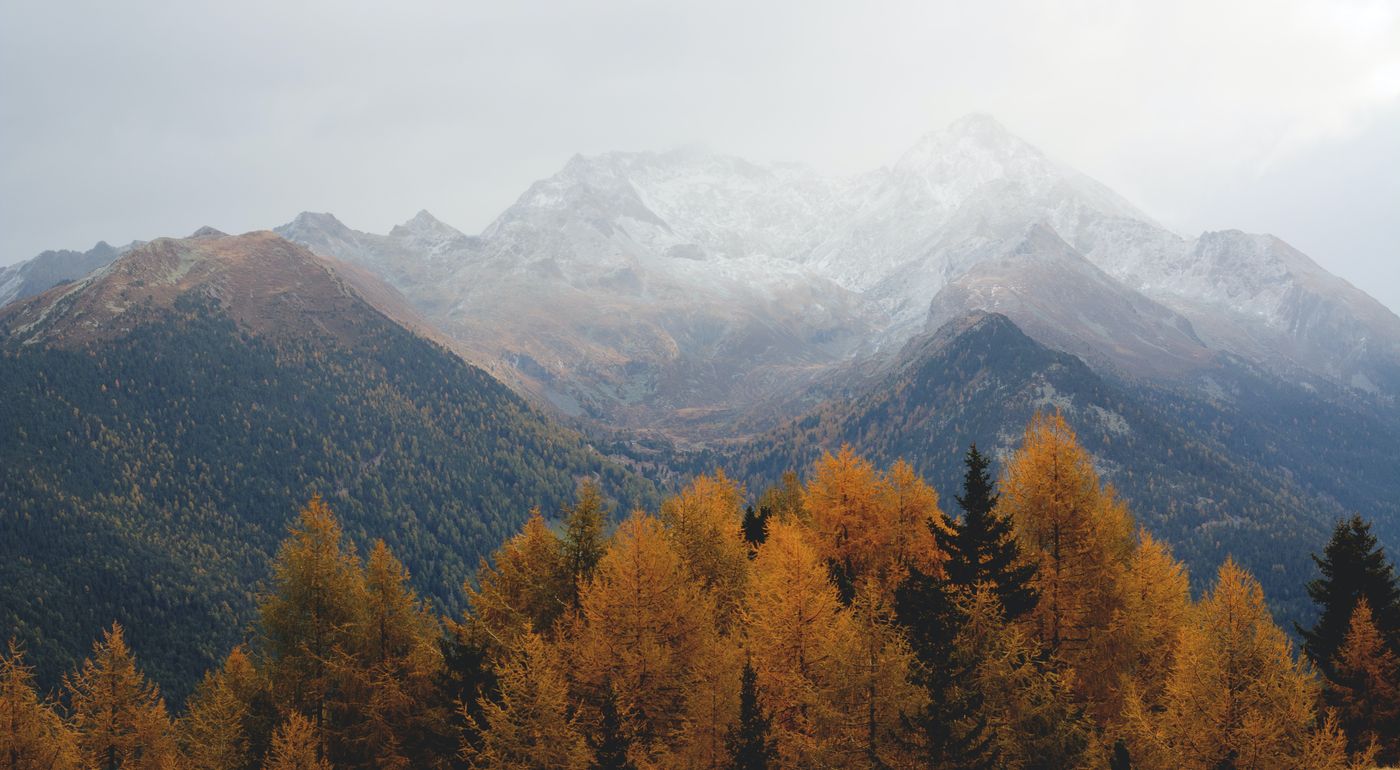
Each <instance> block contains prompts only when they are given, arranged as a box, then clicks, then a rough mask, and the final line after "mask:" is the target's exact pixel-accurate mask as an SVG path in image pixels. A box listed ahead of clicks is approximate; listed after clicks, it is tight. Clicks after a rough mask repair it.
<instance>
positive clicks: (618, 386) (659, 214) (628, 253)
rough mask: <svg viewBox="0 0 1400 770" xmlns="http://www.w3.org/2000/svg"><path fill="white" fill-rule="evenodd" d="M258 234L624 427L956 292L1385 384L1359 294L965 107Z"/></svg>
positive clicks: (1377, 340) (961, 298) (1118, 348)
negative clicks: (845, 142)
mask: <svg viewBox="0 0 1400 770" xmlns="http://www.w3.org/2000/svg"><path fill="white" fill-rule="evenodd" d="M1042 231H1043V232H1042ZM279 232H281V233H282V234H283V235H285V236H287V237H289V238H291V239H293V240H297V241H300V242H302V243H305V244H307V245H308V246H310V247H311V248H313V249H314V250H316V251H319V252H321V253H324V254H327V255H330V256H335V257H338V258H340V259H342V260H346V261H349V262H353V263H356V264H359V265H362V266H364V267H368V268H370V269H372V270H374V271H376V272H378V273H379V274H381V275H382V276H384V277H385V278H387V279H388V280H389V281H391V282H392V283H393V284H394V285H395V286H397V287H398V288H399V289H400V290H401V291H403V292H404V294H405V295H406V296H407V297H408V298H409V299H410V300H411V301H413V302H414V303H415V304H416V305H417V306H418V307H419V309H420V310H422V311H423V312H424V313H425V314H426V315H428V317H429V318H430V319H431V320H434V321H435V322H437V323H439V324H440V325H441V326H443V327H444V328H445V330H446V331H448V333H449V334H453V335H454V336H457V337H458V338H460V339H463V340H464V341H465V342H467V343H468V347H469V348H470V349H472V350H474V351H477V354H478V355H480V356H481V357H482V358H484V359H486V363H488V364H496V366H495V367H494V368H495V369H496V370H497V371H498V372H500V371H502V370H507V373H508V374H513V376H514V377H515V378H516V380H517V383H518V384H519V383H522V382H523V383H524V384H525V385H526V387H527V388H529V389H533V390H535V391H536V392H538V393H541V394H543V395H545V396H546V397H547V398H550V399H551V400H553V401H554V402H555V403H556V404H558V405H560V406H561V407H563V408H566V409H570V410H574V411H580V412H586V413H594V414H598V415H608V416H610V417H623V418H625V417H627V416H631V417H635V418H636V419H637V420H639V421H641V422H650V421H653V420H655V419H659V418H660V417H661V416H662V415H674V414H675V413H676V412H677V411H678V410H680V411H686V410H692V411H694V410H698V411H699V412H703V413H705V414H719V413H723V414H732V413H734V411H735V410H737V409H742V408H746V407H747V406H750V405H752V404H753V403H755V402H758V401H761V400H762V399H763V398H765V397H766V396H767V395H769V394H770V391H771V390H772V389H774V388H784V387H786V388H791V387H793V382H792V378H794V377H797V378H799V380H800V379H802V378H810V377H815V376H817V375H818V374H819V373H820V372H822V371H825V370H828V369H830V368H831V367H833V366H837V365H842V364H845V363H848V362H849V361H851V360H853V359H854V358H858V357H861V356H864V355H866V354H869V353H871V352H872V351H877V350H890V349H893V348H897V347H898V346H899V345H900V344H902V343H903V342H904V341H905V340H907V339H908V338H909V337H910V336H912V335H914V334H916V333H919V332H921V331H924V330H925V329H926V327H928V326H929V325H930V324H935V323H937V322H940V321H942V320H946V319H947V318H949V317H950V316H951V315H954V314H955V313H957V312H964V311H971V310H977V309H999V310H1000V311H1001V312H1007V313H1008V314H1009V315H1010V316H1011V317H1012V319H1013V320H1015V321H1017V322H1018V323H1019V324H1022V325H1024V326H1025V327H1026V328H1028V329H1029V330H1032V333H1033V334H1034V333H1036V332H1035V331H1034V330H1037V329H1038V330H1041V332H1042V333H1041V334H1040V335H1039V336H1041V337H1042V338H1045V339H1044V341H1050V342H1052V343H1054V344H1058V345H1060V346H1062V347H1065V348H1066V349H1073V350H1074V352H1077V353H1081V354H1084V355H1086V357H1088V358H1090V359H1091V360H1096V361H1098V362H1099V363H1101V364H1102V365H1104V366H1107V367H1109V368H1115V369H1119V370H1122V371H1124V372H1126V373H1128V374H1131V375H1138V376H1152V377H1159V376H1167V375H1168V374H1169V373H1171V372H1178V373H1181V374H1186V373H1188V372H1189V371H1190V370H1191V369H1192V368H1193V367H1202V366H1207V365H1209V362H1210V360H1211V359H1212V356H1213V355H1214V354H1216V353H1219V352H1226V353H1231V354H1234V355H1238V356H1242V357H1244V358H1247V359H1249V360H1252V361H1255V362H1258V363H1263V364H1266V365H1268V366H1270V367H1271V368H1273V369H1274V370H1276V371H1279V372H1284V373H1288V374H1294V375H1300V376H1302V375H1305V376H1309V377H1324V378H1326V379H1328V380H1332V381H1335V382H1339V383H1343V384H1346V385H1350V386H1354V387H1360V388H1363V389H1366V390H1379V391H1382V392H1385V393H1388V394H1400V365H1397V363H1396V362H1400V319H1398V318H1396V316H1395V315H1394V314H1392V313H1390V312H1389V311H1388V310H1386V309H1385V308H1384V307H1382V306H1381V305H1379V304H1378V303H1376V302H1375V301H1374V300H1372V299H1371V298H1370V297H1368V296H1367V295H1366V294H1364V293H1363V292H1361V291H1359V290H1357V289H1356V288H1355V287H1352V286H1350V285H1349V284H1347V283H1345V282H1344V281H1342V280H1340V279H1338V278H1336V277H1334V276H1332V275H1330V274H1328V273H1327V272H1326V271H1324V270H1322V269H1321V268H1320V267H1318V266H1317V265H1316V264H1315V263H1313V262H1312V261H1311V260H1310V259H1308V258H1307V257H1306V256H1305V255H1303V254H1301V253H1299V252H1297V251H1296V250H1294V249H1292V248H1291V247H1289V246H1288V245H1287V244H1285V243H1283V242H1282V241H1280V240H1278V239H1277V238H1274V237H1271V236H1257V235H1247V234H1244V233H1239V232H1222V233H1206V234H1203V235H1201V236H1200V237H1197V238H1187V237H1183V236H1181V235H1178V234H1176V233H1173V232H1171V231H1170V230H1168V229H1167V228H1165V227H1163V226H1161V225H1160V224H1158V223H1157V222H1155V221H1153V220H1152V219H1151V217H1149V216H1148V215H1146V214H1145V213H1143V212H1141V211H1140V210H1138V209H1137V208H1135V207H1134V206H1133V205H1131V204H1130V203H1128V202H1127V201H1125V200H1124V199H1123V198H1121V197H1120V196H1118V195H1117V194H1115V193H1114V192H1113V191H1111V190H1109V189H1108V188H1106V187H1104V186H1103V185H1101V184H1099V183H1098V182H1096V181H1094V180H1092V179H1090V178H1088V177H1086V176H1084V175H1083V174H1080V173H1078V172H1076V171H1074V170H1073V169H1070V168H1067V167H1065V166H1063V165H1061V164H1059V163H1057V162H1055V161H1054V160H1053V159H1051V158H1049V157H1047V156H1046V155H1045V154H1044V153H1042V152H1041V151H1040V150H1038V149H1036V148H1035V147H1033V146H1031V145H1030V144H1027V143H1026V142H1024V141H1022V140H1021V139H1019V138H1017V137H1015V136H1014V135H1012V134H1011V133H1009V132H1008V131H1007V130H1006V129H1005V128H1003V127H1002V126H1001V125H1000V124H999V123H997V122H996V121H995V120H994V119H992V118H990V117H987V116H984V115H972V116H968V117H965V118H962V119H960V120H958V121H956V122H954V123H953V124H951V125H950V126H948V127H947V128H945V129H942V130H939V131H934V132H932V133H930V134H928V135H926V136H924V137H923V138H921V139H920V140H919V141H918V142H917V143H916V144H915V145H914V146H913V147H912V148H910V149H909V150H908V151H907V152H906V153H904V155H903V156H901V157H900V158H898V159H897V160H896V162H895V163H893V164H892V165H890V166H888V167H885V168H880V169H876V170H873V171H870V172H868V173H864V174H860V175H856V176H854V177H849V178H833V177H828V176H824V175H822V174H820V173H817V172H816V171H813V170H812V169H809V168H806V167H803V166H799V165H791V164H782V165H764V164H756V163H751V162H748V161H745V160H742V159H739V158H734V157H729V156H725V155H720V154H715V153H711V152H706V151H702V150H696V149H682V150H676V151H672V152H666V153H626V152H613V153H607V154H604V155H599V156H591V157H585V156H576V157H574V158H573V159H572V160H570V161H569V162H568V163H567V164H566V165H565V166H564V168H563V169H561V170H560V171H559V173H557V174H555V175H554V176H552V177H549V178H548V179H544V180H541V181H539V182H536V183H535V184H533V185H532V186H531V187H530V188H529V189H528V190H526V191H525V193H524V194H523V195H521V197H520V198H519V199H518V200H517V201H516V202H515V204H514V205H512V206H511V207H510V208H508V209H507V210H506V211H505V212H503V213H502V214H501V215H500V217H498V218H497V219H496V220H495V221H494V222H493V223H492V224H491V225H490V226H489V227H487V228H486V230H485V231H483V232H482V233H481V235H480V236H468V235H464V234H463V233H461V232H459V231H457V230H455V229H453V228H451V227H449V226H447V225H445V224H443V223H442V222H440V221H438V220H437V219H435V218H433V217H432V216H431V215H430V214H428V213H427V212H420V213H419V214H418V215H417V216H415V217H414V218H413V219H411V220H409V221H408V222H406V223H404V224H403V225H400V226H398V227H395V228H394V229H393V230H392V231H391V232H390V233H389V234H388V235H372V234H367V233H360V232H357V231H354V230H351V229H349V228H347V227H346V226H345V225H343V224H341V223H340V222H339V221H337V220H335V218H334V217H332V216H330V215H326V214H320V215H318V214H302V215H301V216H299V217H297V218H296V220H294V221H293V222H291V223H289V224H288V225H285V226H284V227H282V228H279ZM1037 232H1039V234H1037ZM1066 271H1068V272H1066ZM1069 274H1073V275H1078V276H1081V278H1082V280H1081V281H1079V282H1078V283H1075V284H1070V283H1069V282H1067V281H1066V280H1063V278H1064V276H1066V275H1069ZM1037 276H1038V277H1037ZM1032 278H1034V280H1032ZM1068 288H1074V289H1076V290H1075V291H1067V289H1068ZM1056 303H1061V304H1064V303H1078V306H1075V307H1071V308H1058V307H1056ZM619 405H620V408H622V411H623V412H624V413H625V414H621V415H620V414H619V413H618V412H617V411H616V410H615V409H614V407H619ZM624 421H625V420H624Z"/></svg>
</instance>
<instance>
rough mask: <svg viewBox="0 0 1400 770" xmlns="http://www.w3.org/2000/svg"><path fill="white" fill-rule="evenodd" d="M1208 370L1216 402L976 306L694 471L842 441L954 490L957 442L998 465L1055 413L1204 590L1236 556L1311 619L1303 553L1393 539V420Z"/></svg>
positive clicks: (768, 471) (1396, 514) (1282, 606)
mask: <svg viewBox="0 0 1400 770" xmlns="http://www.w3.org/2000/svg"><path fill="white" fill-rule="evenodd" d="M1213 376H1214V377H1215V380H1214V385H1213V386H1212V387H1213V388H1214V389H1216V390H1217V391H1218V393H1219V397H1218V398H1214V399H1203V398H1195V397H1190V396H1187V395H1182V394H1181V393H1179V392H1173V391H1170V390H1166V389H1161V388H1153V387H1150V386H1147V385H1143V384H1141V383H1133V382H1130V381H1126V380H1119V379H1113V378H1110V377H1107V376H1104V375H1101V374H1099V373H1097V372H1095V371H1094V370H1093V369H1091V368H1090V367H1089V366H1087V365H1085V364H1084V363H1083V362H1082V361H1081V360H1080V359H1079V358H1076V357H1075V356H1072V355H1069V354H1067V353H1061V352H1057V351H1053V350H1050V349H1048V348H1046V347H1044V346H1043V345H1041V344H1039V343H1037V342H1035V341H1034V340H1032V339H1030V338H1029V337H1027V336H1026V335H1025V334H1023V333H1022V332H1021V330H1020V329H1018V328H1017V327H1016V326H1015V325H1014V324H1013V323H1011V321H1009V320H1008V319H1006V318H1005V317H1003V316H999V315H995V314H992V315H974V316H971V317H969V318H967V319H962V320H960V321H958V322H954V323H950V324H949V325H948V326H947V327H945V328H944V329H942V330H940V332H938V333H937V334H933V335H929V336H927V337H924V338H920V339H917V340H915V341H914V342H913V343H911V345H910V346H909V347H908V348H906V350H905V351H904V352H903V353H902V354H901V355H900V358H899V361H898V363H897V365H896V366H894V367H893V368H892V369H891V370H890V371H889V372H887V373H886V374H884V375H883V376H881V377H879V378H877V379H876V380H874V381H872V382H868V383H867V384H866V385H865V386H864V387H862V388H860V389H858V390H857V391H856V392H854V393H852V394H850V395H849V396H848V397H838V398H832V399H830V400H829V401H827V402H826V403H824V404H823V405H822V406H821V407H819V408H817V409H815V410H813V411H812V412H810V413H808V414H807V415H805V416H803V417H801V418H798V419H796V420H793V421H791V422H789V423H787V424H785V425H783V426H781V427H779V428H777V429H775V430H773V431H770V432H769V433H767V434H764V435H761V436H759V437H757V438H755V439H753V440H751V441H747V442H745V443H743V444H742V445H740V446H738V447H737V448H733V449H730V450H729V451H727V452H716V453H713V454H709V455H704V456H703V457H702V458H701V459H699V460H697V461H696V463H695V465H696V468H697V470H700V469H703V467H705V466H714V465H719V466H722V467H729V468H733V469H735V472H736V474H737V475H738V477H739V478H740V479H742V480H744V481H745V482H747V483H749V484H750V486H763V485H767V484H772V483H775V482H776V481H778V479H779V477H780V476H781V474H782V473H783V472H784V471H785V470H787V469H790V468H801V467H805V466H807V465H809V464H810V463H812V462H813V461H815V460H816V459H817V458H818V457H820V456H821V454H822V453H823V452H827V451H835V450H836V449H838V448H839V447H840V446H841V445H843V444H850V445H851V446H852V447H855V448H856V449H857V450H858V451H860V452H862V453H865V454H867V455H868V456H869V457H871V458H872V459H873V460H875V461H877V462H882V463H887V462H893V461H894V460H895V459H897V458H907V459H908V460H909V462H910V463H912V464H913V466H914V468H915V469H916V470H917V471H918V472H919V473H920V474H922V475H923V476H925V477H926V478H928V479H929V480H930V482H931V483H932V484H933V485H934V486H935V487H936V488H938V489H950V488H953V486H954V485H955V484H956V481H957V479H958V477H959V475H960V473H961V470H960V468H959V466H958V463H957V456H958V454H957V452H958V448H959V447H961V446H966V445H967V444H969V443H972V442H976V443H978V444H979V445H981V446H982V447H983V448H984V449H985V450H986V451H987V452H988V454H990V455H992V456H994V457H996V456H997V455H1001V456H1002V459H1004V458H1005V457H1006V456H1009V453H1010V451H1011V450H1012V449H1013V448H1014V446H1015V444H1016V442H1017V441H1018V440H1019V430H1018V426H1019V425H1021V424H1024V422H1025V421H1026V420H1028V419H1029V418H1030V415H1031V414H1033V413H1034V412H1035V411H1036V410H1038V409H1045V408H1057V409H1061V410H1063V412H1064V414H1065V415H1066V417H1067V419H1069V420H1070V422H1071V423H1072V424H1073V425H1074V426H1075V428H1076V430H1077V431H1078V432H1079V435H1080V436H1081V438H1082V440H1083V442H1084V445H1085V447H1086V448H1088V449H1089V451H1090V452H1092V454H1093V456H1094V458H1095V462H1096V465H1097V467H1098V469H1099V471H1100V472H1101V473H1102V474H1103V475H1104V477H1105V479H1106V480H1108V481H1109V482H1111V483H1112V484H1113V485H1114V486H1115V487H1116V488H1117V490H1118V491H1119V493H1120V494H1122V495H1123V497H1124V499H1126V500H1127V501H1129V502H1130V504H1131V505H1132V506H1133V509H1134V510H1135V511H1136V512H1137V514H1138V516H1139V517H1140V518H1141V520H1142V522H1143V524H1144V525H1145V526H1147V527H1148V529H1149V530H1151V531H1152V532H1153V534H1154V535H1156V536H1158V537H1160V538H1162V539H1164V540H1165V541H1167V542H1169V543H1171V544H1172V547H1173V548H1174V549H1175V551H1176V553H1177V555H1178V556H1179V557H1181V558H1182V559H1184V560H1185V561H1186V563H1187V564H1189V565H1191V566H1192V568H1193V570H1194V571H1195V572H1196V573H1197V578H1198V582H1197V585H1196V587H1197V588H1198V589H1199V588H1202V587H1204V581H1205V576H1206V575H1207V574H1208V573H1209V570H1210V568H1211V567H1212V565H1215V564H1218V563H1219V562H1220V561H1221V560H1222V559H1223V558H1224V557H1225V556H1226V555H1227V554H1232V555H1233V556H1234V557H1235V558H1236V559H1238V560H1239V561H1240V563H1241V564H1242V565H1244V566H1246V567H1248V568H1249V569H1250V570H1251V571H1253V572H1254V573H1255V574H1256V575H1258V577H1259V579H1260V581H1261V582H1262V583H1263V584H1264V587H1265V588H1266V590H1267V593H1268V595H1269V599H1270V603H1271V605H1272V606H1273V607H1274V609H1275V610H1276V612H1277V613H1278V614H1279V617H1280V619H1281V620H1282V621H1283V622H1285V623H1288V622H1293V621H1302V620H1305V619H1306V618H1307V617H1309V616H1310V612H1311V610H1310V609H1309V604H1308V602H1307V598H1306V596H1305V595H1304V593H1303V589H1302V586H1303V583H1304V582H1305V581H1306V580H1307V579H1308V578H1309V577H1310V576H1311V575H1312V574H1313V570H1314V567H1313V565H1312V563H1311V561H1309V560H1308V558H1307V554H1308V553H1309V552H1310V551H1312V550H1316V549H1317V548H1318V547H1320V545H1321V543H1322V542H1323V540H1324V539H1325V538H1326V536H1327V531H1328V528H1329V527H1330V526H1331V523H1332V522H1333V521H1335V520H1336V519H1337V518H1339V517H1341V516H1343V515H1344V514H1348V513H1353V512H1361V513H1364V514H1365V515H1367V516H1373V517H1375V519H1376V520H1377V523H1378V526H1379V527H1380V528H1381V530H1380V531H1381V533H1382V534H1383V536H1385V537H1388V538H1395V537H1400V530H1397V529H1396V525H1395V524H1394V522H1397V521H1400V503H1397V500H1400V497H1397V491H1398V490H1397V489H1396V484H1397V480H1396V477H1395V474H1394V473H1393V471H1392V470H1390V469H1388V468H1387V462H1388V460H1387V458H1393V457H1396V456H1400V427H1397V426H1395V425H1393V424H1392V423H1391V422H1389V421H1387V420H1386V419H1382V418H1381V417H1380V416H1376V415H1369V414H1368V413H1367V412H1366V411H1365V410H1364V409H1362V408H1361V406H1360V405H1358V407H1357V408H1355V409H1348V408H1343V407H1340V406H1336V405H1332V404H1330V403H1329V402H1328V401H1326V400H1324V399H1320V398H1317V397H1315V394H1305V393H1302V392H1301V391H1300V389H1298V388H1296V387H1293V386H1289V385H1286V384H1284V383H1282V382H1280V381H1278V380H1276V379H1274V378H1271V377H1269V376H1267V375H1265V374H1261V373H1258V372H1255V371H1253V370H1251V369H1249V368H1246V367H1243V366H1240V367H1236V368H1232V369H1220V370H1217V371H1216V372H1215V373H1214V375H1213Z"/></svg>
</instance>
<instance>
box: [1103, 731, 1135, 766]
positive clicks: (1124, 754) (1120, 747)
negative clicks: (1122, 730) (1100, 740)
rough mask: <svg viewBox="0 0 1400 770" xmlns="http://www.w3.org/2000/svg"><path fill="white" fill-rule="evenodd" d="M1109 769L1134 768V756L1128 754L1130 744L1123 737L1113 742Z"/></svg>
mask: <svg viewBox="0 0 1400 770" xmlns="http://www.w3.org/2000/svg"><path fill="white" fill-rule="evenodd" d="M1108 770H1133V758H1132V757H1131V756H1129V755H1128V744H1126V743H1124V742H1123V740H1122V739H1121V738H1120V739H1118V740H1116V741H1114V742H1113V754H1112V756H1110V757H1109V758H1108Z"/></svg>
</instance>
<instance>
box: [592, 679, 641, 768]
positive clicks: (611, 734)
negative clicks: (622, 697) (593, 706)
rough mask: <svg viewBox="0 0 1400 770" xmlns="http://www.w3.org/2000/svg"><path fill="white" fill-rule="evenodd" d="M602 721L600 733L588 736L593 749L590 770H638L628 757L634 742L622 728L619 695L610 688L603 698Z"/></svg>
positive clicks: (600, 722) (600, 721) (599, 724)
mask: <svg viewBox="0 0 1400 770" xmlns="http://www.w3.org/2000/svg"><path fill="white" fill-rule="evenodd" d="M601 711H602V719H600V720H599V722H598V731H597V733H596V734H594V735H590V736H588V745H589V748H591V749H593V764H592V765H591V766H590V770H637V766H636V765H634V764H632V760H631V759H629V758H628V756H627V750H628V749H629V748H631V746H632V741H631V740H630V739H629V738H628V737H627V733H626V732H625V731H624V730H623V727H622V715H621V714H620V713H618V710H617V695H616V694H614V693H613V691H612V688H611V687H609V688H608V691H607V693H606V694H605V695H604V697H603V704H602V709H601Z"/></svg>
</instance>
